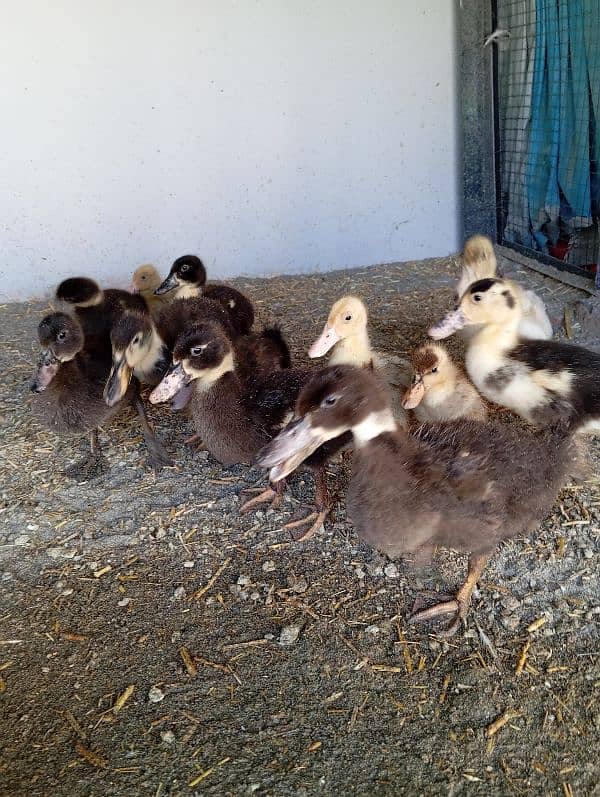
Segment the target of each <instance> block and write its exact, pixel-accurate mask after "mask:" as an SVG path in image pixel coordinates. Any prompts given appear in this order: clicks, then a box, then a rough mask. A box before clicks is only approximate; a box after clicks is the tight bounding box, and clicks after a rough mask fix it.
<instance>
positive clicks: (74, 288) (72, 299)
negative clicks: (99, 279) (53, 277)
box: [56, 277, 100, 304]
mask: <svg viewBox="0 0 600 797" xmlns="http://www.w3.org/2000/svg"><path fill="white" fill-rule="evenodd" d="M99 293H100V288H99V287H98V284H97V283H96V282H94V280H91V279H89V278H88V277H71V278H70V279H66V280H63V281H62V282H61V283H60V285H59V286H58V288H57V289H56V298H57V299H60V300H61V301H63V302H69V304H79V303H81V302H89V301H90V300H91V299H93V298H94V297H95V296H97V295H98V294H99Z"/></svg>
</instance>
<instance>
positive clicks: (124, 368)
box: [103, 357, 132, 407]
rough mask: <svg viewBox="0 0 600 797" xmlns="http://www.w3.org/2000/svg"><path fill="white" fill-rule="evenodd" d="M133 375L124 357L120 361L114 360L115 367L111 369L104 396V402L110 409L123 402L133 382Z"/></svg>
mask: <svg viewBox="0 0 600 797" xmlns="http://www.w3.org/2000/svg"><path fill="white" fill-rule="evenodd" d="M131 374H132V369H131V367H130V366H129V365H127V361H126V359H125V357H122V358H121V359H120V360H113V365H112V368H111V369H110V374H109V376H108V379H107V381H106V385H105V386H104V394H103V395H104V401H105V402H106V403H107V404H108V406H109V407H114V406H115V404H116V403H117V402H118V401H121V399H122V398H123V396H124V395H125V393H127V388H128V387H129V382H130V381H131Z"/></svg>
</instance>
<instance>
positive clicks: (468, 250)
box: [455, 235, 552, 340]
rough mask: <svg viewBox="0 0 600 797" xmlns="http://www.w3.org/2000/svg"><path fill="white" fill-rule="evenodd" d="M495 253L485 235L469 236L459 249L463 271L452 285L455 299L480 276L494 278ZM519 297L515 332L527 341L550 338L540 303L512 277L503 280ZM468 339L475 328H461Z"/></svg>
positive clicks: (546, 319)
mask: <svg viewBox="0 0 600 797" xmlns="http://www.w3.org/2000/svg"><path fill="white" fill-rule="evenodd" d="M497 266H498V264H497V261H496V254H495V252H494V247H493V246H492V242H491V241H490V239H489V238H486V236H485V235H473V236H472V237H471V238H469V239H468V241H467V242H466V244H465V248H464V251H463V270H462V273H461V275H460V279H459V281H458V283H457V285H456V296H455V298H456V301H457V302H458V301H459V300H460V298H461V297H462V295H463V294H464V292H465V291H466V290H467V288H468V287H469V285H471V283H473V282H477V281H478V280H482V279H489V278H494V277H495V276H496V270H497ZM505 282H506V283H507V284H509V285H510V286H511V288H512V290H513V292H514V293H515V294H516V295H517V296H518V297H519V300H520V302H521V307H522V315H521V320H520V322H519V334H520V336H521V337H522V338H528V339H531V340H549V339H550V338H551V337H552V324H551V322H550V319H549V318H548V313H547V312H546V307H545V305H544V302H543V301H542V300H541V299H540V297H539V296H537V294H535V293H534V292H533V291H531V290H527V289H525V288H522V287H521V286H520V285H519V284H518V283H517V282H513V280H505ZM465 332H466V334H465V335H464V337H466V338H469V337H470V335H471V334H474V332H475V330H472V331H470V330H468V329H467V330H465Z"/></svg>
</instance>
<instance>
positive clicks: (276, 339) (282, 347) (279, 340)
mask: <svg viewBox="0 0 600 797" xmlns="http://www.w3.org/2000/svg"><path fill="white" fill-rule="evenodd" d="M260 334H261V337H262V338H265V339H266V340H270V341H271V342H272V343H273V344H274V346H276V348H277V350H278V352H279V364H280V366H281V367H282V368H290V367H291V365H292V357H291V355H290V348H289V346H288V345H287V343H286V342H285V340H284V338H283V335H282V334H281V330H280V329H279V327H265V328H264V329H263V331H262V332H261V333H260Z"/></svg>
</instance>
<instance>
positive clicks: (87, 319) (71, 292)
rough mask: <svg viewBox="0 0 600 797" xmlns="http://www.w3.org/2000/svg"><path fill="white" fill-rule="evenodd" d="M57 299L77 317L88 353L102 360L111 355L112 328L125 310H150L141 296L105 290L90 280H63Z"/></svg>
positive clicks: (112, 289)
mask: <svg viewBox="0 0 600 797" xmlns="http://www.w3.org/2000/svg"><path fill="white" fill-rule="evenodd" d="M55 295H56V298H57V299H58V300H59V301H61V302H64V303H65V304H66V305H68V306H69V308H70V309H71V311H72V312H73V313H74V315H75V316H76V317H77V320H78V321H79V323H80V324H81V328H82V329H83V332H84V335H85V339H86V349H87V351H88V352H91V351H95V352H97V353H99V354H100V355H101V356H105V355H107V354H110V350H111V343H110V332H111V329H112V326H113V324H114V323H115V321H116V320H117V319H118V318H119V317H120V316H121V314H122V313H123V312H124V311H125V310H135V311H136V312H138V313H142V314H147V313H148V306H147V304H146V302H145V300H144V298H143V297H142V296H140V295H139V294H132V293H129V292H128V291H122V290H119V289H118V288H108V289H106V290H102V289H101V288H100V286H99V285H98V284H97V283H96V282H94V280H92V279H89V278H88V277H71V278H69V279H66V280H63V281H62V282H61V283H60V285H59V286H58V288H57V289H56V294H55Z"/></svg>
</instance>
